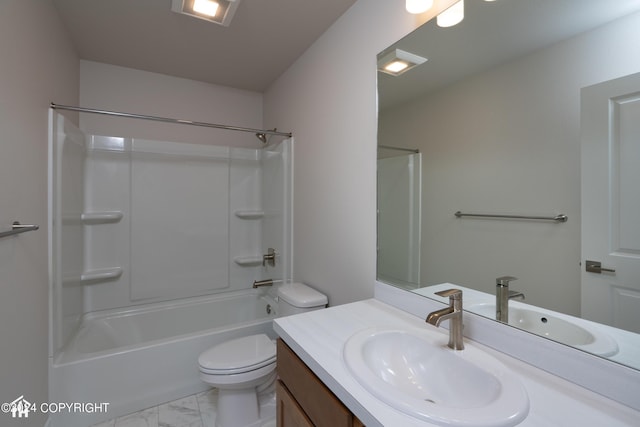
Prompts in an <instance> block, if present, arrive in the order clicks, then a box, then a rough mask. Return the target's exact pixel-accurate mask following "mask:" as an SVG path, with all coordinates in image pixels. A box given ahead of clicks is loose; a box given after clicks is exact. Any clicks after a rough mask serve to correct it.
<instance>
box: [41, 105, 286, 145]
mask: <svg viewBox="0 0 640 427" xmlns="http://www.w3.org/2000/svg"><path fill="white" fill-rule="evenodd" d="M51 108H53V109H54V110H69V111H79V112H81V113H91V114H103V115H106V116H116V117H128V118H131V119H142V120H153V121H156V122H165V123H175V124H180V125H191V126H203V127H208V128H216V129H226V130H236V131H240V132H251V133H255V134H263V135H279V136H286V137H287V138H291V136H292V134H291V132H277V131H276V130H275V129H274V130H268V129H252V128H245V127H240V126H227V125H218V124H215V123H206V122H194V121H191V120H182V119H172V118H168V117H157V116H145V115H142V114H132V113H123V112H119V111H107V110H96V109H95V108H84V107H74V106H71V105H59V104H54V103H53V102H52V103H51Z"/></svg>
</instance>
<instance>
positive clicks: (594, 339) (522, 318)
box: [467, 303, 618, 356]
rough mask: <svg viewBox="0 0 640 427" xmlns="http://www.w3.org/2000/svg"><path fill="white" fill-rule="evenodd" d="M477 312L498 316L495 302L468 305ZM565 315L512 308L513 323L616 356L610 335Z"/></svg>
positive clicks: (589, 350) (521, 327)
mask: <svg viewBox="0 0 640 427" xmlns="http://www.w3.org/2000/svg"><path fill="white" fill-rule="evenodd" d="M467 309H468V310H469V311H471V312H473V313H477V314H480V315H481V316H485V317H491V318H493V319H495V316H496V306H495V304H490V303H488V304H485V303H483V304H476V305H471V306H469V307H467ZM579 320H580V319H576V321H573V319H571V318H569V317H565V316H562V317H561V316H559V315H555V314H552V313H549V312H542V311H536V310H532V309H528V308H520V307H514V306H513V305H511V306H510V307H509V325H511V326H515V327H517V328H519V329H522V330H525V331H527V332H531V333H534V334H536V335H540V336H543V337H546V338H549V339H552V340H554V341H557V342H560V343H562V344H567V345H570V346H572V347H576V348H579V349H581V350H585V351H588V352H590V353H593V354H596V355H599V356H612V355H614V354H616V353H617V352H618V345H617V344H616V342H615V341H614V340H613V338H611V337H610V336H609V335H607V334H605V333H604V332H602V331H600V330H599V329H598V328H597V327H594V326H591V325H589V324H587V322H579Z"/></svg>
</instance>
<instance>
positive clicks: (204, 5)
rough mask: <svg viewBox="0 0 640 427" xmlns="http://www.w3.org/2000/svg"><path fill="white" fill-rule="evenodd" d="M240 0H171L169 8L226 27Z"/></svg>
mask: <svg viewBox="0 0 640 427" xmlns="http://www.w3.org/2000/svg"><path fill="white" fill-rule="evenodd" d="M239 4H240V0H171V10H172V11H174V12H176V13H182V14H184V15H189V16H191V17H194V18H199V19H204V20H205V21H209V22H213V23H216V24H220V25H224V26H225V27H228V26H229V24H230V23H231V18H233V15H234V13H235V12H236V9H237V8H238V5H239Z"/></svg>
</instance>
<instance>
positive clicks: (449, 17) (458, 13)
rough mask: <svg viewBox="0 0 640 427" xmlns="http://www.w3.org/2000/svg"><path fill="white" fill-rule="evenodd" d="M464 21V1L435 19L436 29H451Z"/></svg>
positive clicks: (461, 0)
mask: <svg viewBox="0 0 640 427" xmlns="http://www.w3.org/2000/svg"><path fill="white" fill-rule="evenodd" d="M463 19H464V0H460V1H459V2H458V3H456V4H454V5H453V6H451V7H450V8H449V9H447V10H445V11H444V12H442V13H441V14H440V15H438V17H437V18H436V24H438V27H453V26H454V25H456V24H458V23H460V22H461V21H462V20H463Z"/></svg>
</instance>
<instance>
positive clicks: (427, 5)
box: [405, 0, 433, 14]
mask: <svg viewBox="0 0 640 427" xmlns="http://www.w3.org/2000/svg"><path fill="white" fill-rule="evenodd" d="M431 6H433V0H407V2H406V6H405V7H406V8H407V12H409V13H413V14H418V13H423V12H426V11H427V10H429V9H431Z"/></svg>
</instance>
